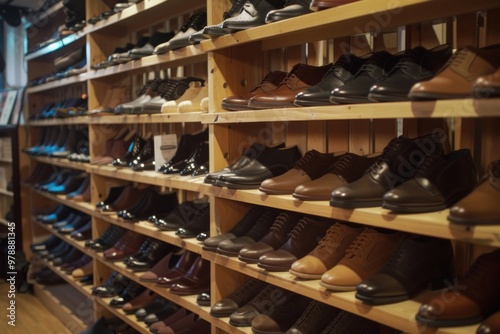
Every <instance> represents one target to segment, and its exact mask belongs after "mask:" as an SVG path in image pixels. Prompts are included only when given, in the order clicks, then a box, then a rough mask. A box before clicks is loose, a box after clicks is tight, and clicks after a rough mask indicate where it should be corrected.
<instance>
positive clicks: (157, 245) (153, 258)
mask: <svg viewBox="0 0 500 334" xmlns="http://www.w3.org/2000/svg"><path fill="white" fill-rule="evenodd" d="M176 250H177V249H176V247H174V246H172V245H170V244H167V243H164V242H161V241H159V240H156V239H154V240H151V242H150V243H149V247H148V248H147V249H146V250H145V252H144V255H143V257H141V258H140V259H135V258H134V259H129V260H128V261H127V268H129V269H132V270H133V271H137V272H139V271H147V270H149V269H151V268H153V267H154V265H155V264H156V263H157V262H158V261H160V260H161V259H162V258H163V256H165V254H168V253H170V252H172V251H176Z"/></svg>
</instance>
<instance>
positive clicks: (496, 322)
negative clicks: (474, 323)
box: [476, 312, 500, 334]
mask: <svg viewBox="0 0 500 334" xmlns="http://www.w3.org/2000/svg"><path fill="white" fill-rule="evenodd" d="M494 333H495V334H496V333H500V312H495V313H493V314H492V315H490V316H489V317H488V318H486V320H484V321H483V322H482V323H481V325H480V326H479V328H478V329H477V331H476V334H494Z"/></svg>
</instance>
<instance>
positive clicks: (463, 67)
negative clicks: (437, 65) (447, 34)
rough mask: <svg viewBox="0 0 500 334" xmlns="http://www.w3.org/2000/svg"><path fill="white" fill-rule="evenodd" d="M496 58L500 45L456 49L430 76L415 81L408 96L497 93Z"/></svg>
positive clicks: (432, 97) (498, 63)
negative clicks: (437, 70) (434, 73)
mask: <svg viewBox="0 0 500 334" xmlns="http://www.w3.org/2000/svg"><path fill="white" fill-rule="evenodd" d="M499 57H500V44H494V45H489V46H486V47H483V48H479V49H478V48H475V47H472V46H468V47H465V48H463V49H460V50H458V51H457V52H455V54H454V55H453V57H452V58H451V59H450V61H449V62H448V63H447V64H446V66H444V67H443V68H442V69H441V71H440V72H439V73H438V74H437V75H436V76H435V77H434V78H432V79H430V80H427V81H422V82H419V83H417V84H415V85H414V86H413V87H412V88H411V90H410V93H409V95H408V96H409V97H410V98H411V99H412V100H437V99H460V98H468V97H476V98H488V97H494V96H498V93H499V90H498V81H496V79H495V78H496V77H497V75H498V74H495V73H496V72H497V71H498V70H499V68H500V61H499V59H500V58H499Z"/></svg>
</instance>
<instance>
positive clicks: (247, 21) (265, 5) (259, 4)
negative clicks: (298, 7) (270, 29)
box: [222, 0, 284, 30]
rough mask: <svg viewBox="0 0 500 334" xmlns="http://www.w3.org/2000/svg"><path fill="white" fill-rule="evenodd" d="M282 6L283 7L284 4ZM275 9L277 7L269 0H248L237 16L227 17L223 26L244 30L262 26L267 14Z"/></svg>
mask: <svg viewBox="0 0 500 334" xmlns="http://www.w3.org/2000/svg"><path fill="white" fill-rule="evenodd" d="M283 5H284V1H283ZM280 7H281V8H282V7H283V6H280ZM274 9H276V7H275V6H274V5H272V4H271V3H270V2H269V1H267V0H254V1H247V2H246V3H245V4H244V5H243V7H242V8H241V10H240V13H239V14H238V15H237V16H236V17H232V18H228V19H225V20H224V21H223V22H222V27H223V28H225V29H233V30H244V29H249V28H253V27H258V26H261V25H263V24H265V23H266V16H267V14H268V13H269V12H270V11H272V10H274Z"/></svg>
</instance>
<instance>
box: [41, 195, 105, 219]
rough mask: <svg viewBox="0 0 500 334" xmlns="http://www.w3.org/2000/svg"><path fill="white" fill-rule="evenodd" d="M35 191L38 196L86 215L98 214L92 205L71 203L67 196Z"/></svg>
mask: <svg viewBox="0 0 500 334" xmlns="http://www.w3.org/2000/svg"><path fill="white" fill-rule="evenodd" d="M33 191H34V192H36V193H37V194H40V195H42V196H44V197H46V198H48V199H50V200H52V201H54V202H57V203H60V204H63V205H66V206H69V207H70V208H73V209H75V210H78V211H80V212H83V213H86V214H88V215H89V216H95V215H96V214H97V212H96V211H95V207H94V206H93V205H92V204H90V203H85V202H75V201H71V200H69V199H66V195H54V194H50V193H48V192H45V191H40V190H36V189H33Z"/></svg>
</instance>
